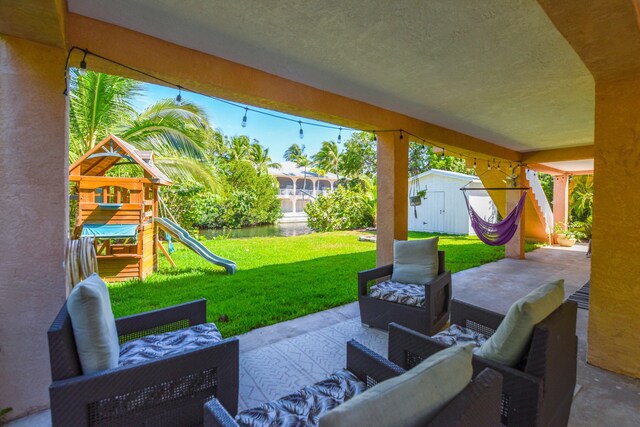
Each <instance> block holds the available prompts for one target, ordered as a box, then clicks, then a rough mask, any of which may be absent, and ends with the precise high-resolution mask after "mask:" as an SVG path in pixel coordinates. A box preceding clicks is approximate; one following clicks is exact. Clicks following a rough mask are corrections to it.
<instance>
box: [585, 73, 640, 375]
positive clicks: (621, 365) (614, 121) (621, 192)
mask: <svg viewBox="0 0 640 427" xmlns="http://www.w3.org/2000/svg"><path fill="white" fill-rule="evenodd" d="M595 99H596V109H595V135H594V136H595V147H594V148H595V152H594V155H595V159H594V162H595V163H594V172H595V173H594V188H595V191H594V200H593V239H592V258H591V295H590V304H589V335H588V340H587V344H588V349H587V360H588V361H589V363H591V364H594V365H596V366H600V367H602V368H605V369H609V370H611V371H614V372H619V373H622V374H626V375H630V376H633V377H637V378H640V346H639V345H638V343H640V328H638V327H637V325H638V323H640V310H638V301H639V300H640V279H639V278H640V261H639V260H638V254H640V233H639V232H638V227H637V225H638V206H640V193H638V192H637V191H634V187H635V186H636V185H637V183H638V182H640V78H635V79H629V80H617V81H616V80H614V81H611V82H607V81H596V96H595Z"/></svg>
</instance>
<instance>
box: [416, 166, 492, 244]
mask: <svg viewBox="0 0 640 427" xmlns="http://www.w3.org/2000/svg"><path fill="white" fill-rule="evenodd" d="M416 182H417V188H419V189H421V190H426V195H425V196H424V197H423V198H422V199H421V204H420V205H419V206H411V201H410V200H409V201H408V203H409V230H410V231H429V232H435V233H448V234H475V232H474V231H473V228H472V227H471V223H470V220H469V214H468V212H467V206H466V204H465V201H464V195H463V194H462V191H460V188H461V187H463V186H467V187H469V188H482V181H480V179H479V178H478V177H477V176H473V175H465V174H462V173H458V172H450V171H443V170H438V169H431V170H429V171H427V172H424V173H421V174H419V175H416V176H414V177H411V178H409V196H413V195H415V194H412V192H414V193H415V190H414V188H416ZM412 190H413V191H412ZM467 195H468V196H469V201H470V203H471V206H473V208H474V210H475V211H476V212H478V213H479V214H480V215H481V216H482V217H483V218H484V219H486V220H491V221H493V220H495V219H496V217H497V214H498V210H497V209H496V206H495V204H494V203H493V201H492V200H491V197H490V196H489V193H487V192H486V191H484V190H478V191H468V192H467Z"/></svg>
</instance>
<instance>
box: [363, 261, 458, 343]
mask: <svg viewBox="0 0 640 427" xmlns="http://www.w3.org/2000/svg"><path fill="white" fill-rule="evenodd" d="M392 274H393V264H390V265H385V266H382V267H378V268H374V269H372V270H367V271H361V272H359V273H358V303H359V305H360V318H361V319H362V323H364V324H367V325H369V326H373V327H375V328H379V329H384V330H387V328H388V327H389V323H391V322H395V323H398V324H400V325H403V326H406V327H407V328H409V329H413V330H414V331H418V332H422V333H423V334H427V335H433V334H435V333H437V332H438V331H439V330H440V329H442V327H443V326H444V325H445V324H446V323H447V321H448V320H449V304H450V302H451V272H450V271H448V270H447V271H445V267H444V251H438V276H437V277H436V278H435V279H433V280H432V281H431V282H429V283H427V284H426V285H424V287H425V289H424V297H425V299H424V307H420V306H414V305H407V304H402V303H397V302H392V301H386V300H383V299H380V298H375V297H372V296H370V295H369V289H368V284H369V282H371V281H373V280H376V281H380V279H383V278H388V277H391V275H392Z"/></svg>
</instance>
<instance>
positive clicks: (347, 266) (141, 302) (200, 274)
mask: <svg viewBox="0 0 640 427" xmlns="http://www.w3.org/2000/svg"><path fill="white" fill-rule="evenodd" d="M361 234H362V233H361V232H354V231H342V232H332V233H313V234H309V235H304V236H295V237H259V238H250V239H228V240H209V241H205V242H203V243H204V244H205V245H206V246H207V247H209V248H210V249H211V250H212V252H214V253H215V254H217V255H220V256H222V257H225V258H228V259H231V260H233V261H235V262H236V264H237V265H238V270H237V272H236V274H234V275H233V276H229V275H227V274H226V273H225V272H224V270H223V269H222V268H221V267H217V266H215V265H212V264H210V263H208V262H207V261H205V260H204V259H202V258H200V257H199V256H197V255H196V254H195V253H193V252H192V251H190V250H189V249H187V248H186V247H184V246H183V245H181V244H179V243H177V244H175V247H176V251H175V252H174V253H173V255H172V257H173V259H174V261H175V262H176V264H177V265H178V267H177V268H171V267H170V266H169V263H168V262H167V261H166V259H165V258H164V257H163V256H160V270H159V272H157V273H155V274H153V275H152V276H151V277H149V278H147V279H146V280H145V281H130V282H126V283H123V284H113V285H111V287H110V290H109V292H110V295H111V302H112V305H113V309H114V314H115V316H116V317H120V316H125V315H128V314H134V313H139V312H144V311H149V310H153V309H156V308H161V307H166V306H170V305H174V304H180V303H183V302H188V301H192V300H195V299H198V298H206V299H207V318H208V320H209V321H212V322H216V325H217V326H218V327H219V328H220V330H221V332H222V333H223V335H224V336H225V337H229V336H233V335H237V334H242V333H244V332H248V331H250V330H252V329H255V328H258V327H261V326H266V325H271V324H274V323H278V322H282V321H284V320H289V319H293V318H296V317H300V316H304V315H306V314H310V313H315V312H318V311H321V310H325V309H328V308H331V307H335V306H338V305H342V304H346V303H349V302H352V301H356V300H357V289H356V288H357V272H358V271H360V270H365V269H369V268H373V267H374V266H375V244H374V243H370V242H359V241H358V236H359V235H361ZM409 234H410V235H409V238H410V239H415V238H425V237H431V236H434V235H433V234H429V233H415V232H412V233H409ZM439 247H440V249H442V250H444V251H446V253H447V268H449V269H450V270H451V271H452V272H454V273H455V272H456V271H460V270H465V269H467V268H472V267H476V266H478V265H481V264H486V263H488V262H493V261H497V260H499V259H501V258H503V257H504V248H503V247H492V246H487V245H485V244H484V243H482V242H480V240H478V239H477V238H475V237H469V236H449V235H441V236H440V244H439ZM528 249H529V250H530V249H533V247H528ZM221 316H226V317H227V318H228V321H226V322H223V321H222V320H221V319H220V317H221Z"/></svg>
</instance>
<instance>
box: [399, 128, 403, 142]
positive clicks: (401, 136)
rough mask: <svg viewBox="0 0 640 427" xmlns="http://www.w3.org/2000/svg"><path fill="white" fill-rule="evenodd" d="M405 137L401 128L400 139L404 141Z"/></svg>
mask: <svg viewBox="0 0 640 427" xmlns="http://www.w3.org/2000/svg"><path fill="white" fill-rule="evenodd" d="M403 138H404V135H403V134H402V129H400V140H401V141H402V139H403Z"/></svg>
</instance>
